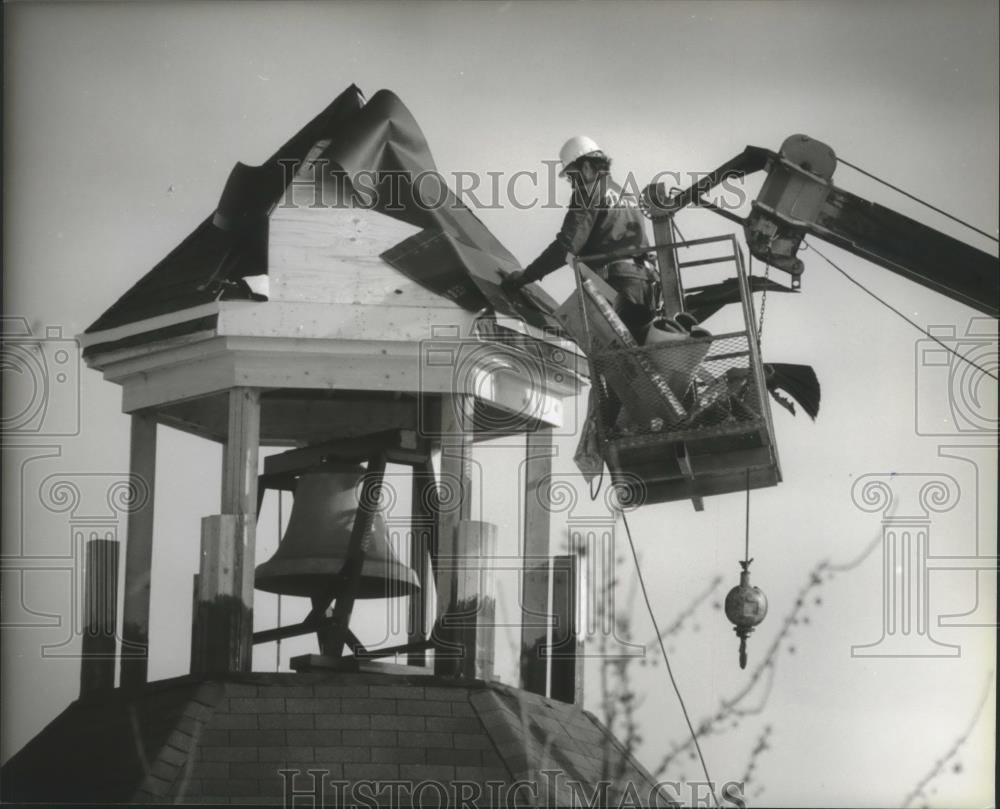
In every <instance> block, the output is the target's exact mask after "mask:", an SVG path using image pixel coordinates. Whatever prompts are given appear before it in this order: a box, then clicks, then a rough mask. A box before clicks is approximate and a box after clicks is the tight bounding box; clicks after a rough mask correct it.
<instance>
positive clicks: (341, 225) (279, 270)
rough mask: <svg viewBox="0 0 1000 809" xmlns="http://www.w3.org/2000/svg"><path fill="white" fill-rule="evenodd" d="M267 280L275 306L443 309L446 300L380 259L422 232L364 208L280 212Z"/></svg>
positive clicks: (270, 248)
mask: <svg viewBox="0 0 1000 809" xmlns="http://www.w3.org/2000/svg"><path fill="white" fill-rule="evenodd" d="M269 227H270V232H269V243H268V274H269V275H270V277H271V295H270V297H271V300H272V301H311V302H314V303H350V304H376V305H382V304H384V305H391V306H404V307H414V306H420V307H423V306H440V305H441V304H442V302H443V299H442V298H441V297H440V296H438V295H436V294H435V293H433V292H430V291H429V290H426V289H424V288H423V287H421V286H420V285H419V284H417V283H415V282H414V281H411V280H410V279H408V278H407V277H406V276H404V275H403V274H402V273H400V272H399V271H398V270H396V269H394V268H393V267H391V266H389V265H388V264H386V263H385V262H384V261H383V260H382V259H381V258H379V255H380V254H381V253H383V252H384V251H386V250H388V249H389V248H390V247H393V246H394V245H396V244H398V243H399V242H401V241H403V240H404V239H406V238H408V237H410V236H412V235H413V234H415V233H417V232H419V228H416V227H414V226H413V225H409V224H407V223H405V222H400V221H399V220H397V219H393V218H392V217H390V216H386V215H384V214H380V213H377V212H375V211H369V210H364V209H360V208H327V207H318V208H311V207H308V205H297V206H295V207H288V208H281V207H279V208H276V209H275V211H274V213H273V214H272V215H271V220H270V226H269Z"/></svg>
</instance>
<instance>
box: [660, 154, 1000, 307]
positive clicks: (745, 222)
mask: <svg viewBox="0 0 1000 809" xmlns="http://www.w3.org/2000/svg"><path fill="white" fill-rule="evenodd" d="M836 165H837V158H836V156H835V154H834V152H833V150H832V149H831V148H830V147H829V146H826V145H825V144H823V143H821V142H819V141H817V140H813V139H812V138H809V137H807V136H805V135H792V136H791V137H789V138H787V139H786V140H785V142H784V143H783V144H782V146H781V150H780V152H778V153H775V152H771V151H769V150H767V149H762V148H760V147H757V146H748V147H747V148H746V149H745V150H744V151H743V152H742V153H741V154H739V155H737V156H736V157H734V158H732V159H731V160H729V161H727V162H726V163H724V164H723V165H722V166H720V167H719V168H718V169H716V170H715V171H714V172H711V173H709V174H707V175H706V176H705V177H703V178H702V179H701V180H699V182H697V183H695V184H694V185H692V186H690V187H689V188H687V189H685V190H683V191H681V192H679V193H677V194H675V195H674V196H671V197H669V198H663V196H662V190H660V189H659V188H658V187H654V186H651V187H650V188H649V189H647V202H648V203H649V204H650V205H651V206H652V207H654V208H655V209H657V210H659V211H662V212H663V213H666V214H668V215H669V214H673V213H676V212H677V211H678V210H680V209H681V208H683V207H685V206H687V205H698V206H702V207H707V208H710V209H711V210H714V211H715V212H716V213H719V214H721V215H723V216H725V217H726V218H728V219H731V220H733V221H736V222H738V223H740V224H741V225H742V226H743V229H744V231H745V234H746V239H747V244H748V246H749V248H750V252H751V253H752V254H753V255H754V256H755V257H756V258H759V259H761V260H762V261H766V262H768V263H769V264H771V265H772V266H774V267H777V268H779V269H781V270H784V271H785V272H788V273H790V274H791V276H792V287H793V288H798V287H799V283H800V276H801V275H802V270H803V265H802V261H801V260H800V259H799V258H798V257H797V253H798V250H799V248H800V246H801V243H802V239H803V238H804V237H805V236H806V235H812V236H815V237H817V238H820V239H823V240H824V241H827V242H830V243H831V244H834V245H836V246H837V247H841V248H843V249H844V250H847V251H848V252H850V253H853V254H854V255H856V256H860V257H862V258H866V259H868V260H869V261H872V262H874V263H875V264H878V265H879V266H881V267H884V268H885V269H887V270H891V271H892V272H895V273H898V274H899V275H902V276H905V277H906V278H909V279H910V280H911V281H914V282H916V283H918V284H921V285H922V286H925V287H928V288H929V289H933V290H935V291H936V292H939V293H940V294H942V295H946V296H947V297H949V298H952V299H953V300H956V301H960V302H961V303H964V304H967V305H968V306H971V307H973V308H975V309H977V310H979V311H980V312H983V313H985V314H988V315H991V316H992V317H997V316H998V314H1000V261H998V260H997V258H996V257H995V256H993V255H991V254H989V253H986V252H984V251H982V250H979V249H977V248H975V247H973V246H971V245H969V244H966V243H965V242H963V241H960V240H958V239H955V238H953V237H951V236H948V235H946V234H944V233H941V232H940V231H938V230H935V229H934V228H932V227H928V226H927V225H924V224H922V223H920V222H917V221H916V220H914V219H910V218H909V217H907V216H904V215H902V214H900V213H897V212H896V211H893V210H891V209H889V208H886V207H885V206H883V205H879V204H877V203H875V202H871V201H869V200H866V199H862V198H861V197H859V196H857V195H855V194H851V193H849V192H847V191H844V190H843V189H840V188H837V187H836V186H835V185H834V184H833V182H832V177H833V172H834V169H835V168H836ZM762 169H763V170H766V171H767V178H766V179H765V181H764V184H763V185H762V187H761V190H760V193H759V194H758V196H757V199H756V200H754V201H753V203H752V205H751V211H750V214H749V216H747V217H746V218H743V217H739V216H736V215H734V214H733V213H732V212H730V211H726V210H723V209H721V208H719V207H717V206H715V205H712V204H711V203H709V202H707V201H706V200H704V199H702V194H704V193H705V192H707V191H708V190H710V189H711V188H713V187H714V186H716V185H718V184H719V183H721V182H722V181H723V180H724V179H726V178H727V177H742V176H745V175H747V174H751V173H753V172H756V171H760V170H762Z"/></svg>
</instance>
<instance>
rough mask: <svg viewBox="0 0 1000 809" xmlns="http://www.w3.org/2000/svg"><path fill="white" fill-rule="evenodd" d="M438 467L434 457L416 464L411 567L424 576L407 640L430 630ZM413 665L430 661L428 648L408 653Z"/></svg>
mask: <svg viewBox="0 0 1000 809" xmlns="http://www.w3.org/2000/svg"><path fill="white" fill-rule="evenodd" d="M434 487H435V480H434V468H433V467H432V466H431V464H430V461H428V462H427V463H426V464H419V465H416V466H414V467H413V485H412V487H411V506H410V567H411V568H413V570H414V572H415V573H416V574H417V578H419V579H420V590H418V591H417V592H415V593H413V594H411V595H410V599H409V601H410V609H409V623H408V629H407V643H419V642H420V641H423V640H426V639H427V636H428V635H429V634H430V627H429V626H428V603H429V601H430V593H431V575H432V572H431V551H432V549H433V546H434V531H435V528H436V525H435V523H434V512H435V511H436V504H437V493H436V491H435V488H434ZM406 662H407V664H408V665H410V666H425V665H427V651H426V650H425V649H417V650H414V651H411V652H409V653H408V654H407V658H406Z"/></svg>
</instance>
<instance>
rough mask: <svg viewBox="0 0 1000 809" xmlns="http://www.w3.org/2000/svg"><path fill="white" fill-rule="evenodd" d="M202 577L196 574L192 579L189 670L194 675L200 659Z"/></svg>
mask: <svg viewBox="0 0 1000 809" xmlns="http://www.w3.org/2000/svg"><path fill="white" fill-rule="evenodd" d="M200 580H201V577H200V576H199V575H198V574H197V573H195V574H194V575H193V576H192V577H191V660H190V662H189V663H188V670H189V671H191V672H192V673H194V670H195V669H194V667H195V662H196V661H197V659H198V652H197V647H198V642H197V640H198V602H199V601H200V600H201V590H200V587H201V581H200Z"/></svg>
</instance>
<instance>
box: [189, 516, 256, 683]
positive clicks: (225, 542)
mask: <svg viewBox="0 0 1000 809" xmlns="http://www.w3.org/2000/svg"><path fill="white" fill-rule="evenodd" d="M243 522H245V518H243V517H241V516H239V515H236V514H213V515H212V516H210V517H205V518H203V519H202V521H201V564H200V567H199V569H198V576H197V579H198V603H197V604H196V606H195V615H194V622H193V623H194V626H193V628H192V643H191V673H192V674H223V673H226V672H235V671H249V668H247V669H242V668H240V666H241V665H242V662H243V657H244V649H243V645H242V642H241V641H242V637H243V630H244V626H245V624H246V622H247V621H248V620H249V616H250V613H249V612H248V611H247V610H245V609H244V608H243V600H242V598H241V596H240V584H241V583H240V577H239V576H238V575H237V574H238V571H239V567H240V555H241V551H242V547H241V546H242V538H243V534H244V533H245V532H244V531H243V530H242V528H241V526H240V523H243Z"/></svg>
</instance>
